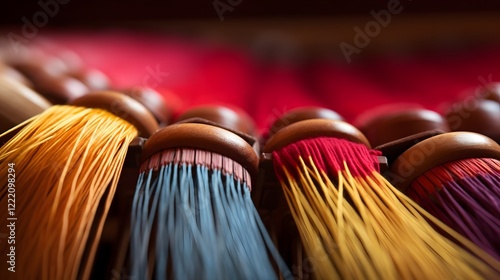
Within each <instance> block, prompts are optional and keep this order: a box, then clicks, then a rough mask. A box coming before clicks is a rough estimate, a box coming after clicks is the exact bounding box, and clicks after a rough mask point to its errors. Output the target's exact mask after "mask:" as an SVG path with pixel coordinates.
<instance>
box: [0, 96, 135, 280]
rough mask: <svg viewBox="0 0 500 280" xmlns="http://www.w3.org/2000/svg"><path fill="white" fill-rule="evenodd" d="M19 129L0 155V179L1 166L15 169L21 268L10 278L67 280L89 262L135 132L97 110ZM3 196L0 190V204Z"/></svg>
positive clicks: (36, 120) (42, 118) (58, 110)
mask: <svg viewBox="0 0 500 280" xmlns="http://www.w3.org/2000/svg"><path fill="white" fill-rule="evenodd" d="M19 127H23V128H22V129H21V130H20V131H19V132H18V133H17V134H16V135H15V136H14V137H13V138H12V139H11V140H10V141H8V142H7V143H5V144H4V145H3V146H2V147H1V148H0V164H1V168H2V169H1V172H2V174H4V175H5V174H6V172H7V170H6V168H5V166H7V163H9V162H13V163H15V164H16V177H17V178H16V197H17V198H18V200H17V205H16V216H17V218H18V223H17V224H16V231H17V232H18V235H17V236H16V242H17V243H18V244H22V246H21V245H20V246H18V247H16V249H17V252H16V253H17V254H16V255H17V266H18V267H24V268H25V269H20V270H19V271H18V272H16V273H18V276H19V277H20V278H22V279H35V278H36V279H75V278H76V277H77V274H78V273H79V269H81V264H82V263H84V264H88V263H91V262H92V260H93V256H94V255H95V251H96V249H97V242H98V240H99V236H100V234H101V231H102V227H103V224H104V219H105V217H106V215H107V212H108V209H109V207H110V204H111V199H112V198H113V195H114V192H115V189H116V185H117V183H118V178H119V175H120V171H121V167H122V164H123V162H124V159H125V154H126V152H127V147H128V144H129V143H130V142H131V141H132V139H133V138H134V137H135V136H136V135H137V130H136V129H135V128H134V127H133V126H132V125H131V124H129V123H127V122H125V121H123V120H122V119H120V118H118V117H115V116H114V115H112V114H110V113H107V112H105V111H103V110H99V109H86V108H80V107H73V106H53V107H51V108H49V109H48V110H46V111H45V112H44V113H42V114H40V115H38V116H35V117H33V118H31V119H30V120H28V121H26V122H24V123H23V124H21V125H20V126H19ZM14 129H17V127H16V128H14ZM6 133H8V132H6ZM6 192H7V185H2V186H1V189H0V198H1V201H2V202H5V201H6V199H7V195H6ZM100 204H103V210H102V212H101V216H96V215H97V209H98V208H99V206H100ZM1 215H2V218H6V217H3V216H4V215H5V213H3V212H2V214H1ZM34 221H36V222H34ZM93 223H97V227H96V228H97V229H96V232H93V233H91V232H90V231H91V228H92V225H93ZM86 246H88V248H86ZM86 249H88V252H89V253H88V258H87V259H85V260H84V259H82V257H83V253H84V251H85V250H86ZM5 250H6V248H2V252H4V251H5ZM28 268H29V269H28ZM89 272H90V271H83V272H82V273H83V274H82V278H86V276H85V275H87V277H88V273H89Z"/></svg>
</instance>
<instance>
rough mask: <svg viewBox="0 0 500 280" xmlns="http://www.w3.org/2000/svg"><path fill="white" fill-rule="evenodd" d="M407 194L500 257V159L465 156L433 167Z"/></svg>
mask: <svg viewBox="0 0 500 280" xmlns="http://www.w3.org/2000/svg"><path fill="white" fill-rule="evenodd" d="M407 195H408V197H410V198H412V199H413V200H415V201H416V202H417V203H418V204H419V205H420V206H422V208H424V209H425V210H427V211H429V212H430V213H431V214H432V215H434V216H436V217H437V218H439V219H440V220H441V221H443V222H444V223H445V224H447V225H448V226H450V227H451V228H453V229H455V230H456V231H458V232H459V233H460V234H462V235H464V236H465V237H467V238H469V239H470V240H471V241H473V242H474V243H475V244H477V245H478V246H480V247H481V248H482V249H484V250H485V251H487V252H488V253H490V254H491V255H492V256H494V257H495V258H497V260H500V240H499V238H498V236H500V218H499V217H500V203H499V202H498V198H499V197H500V161H498V160H494V159H467V160H459V161H454V162H450V163H447V164H444V165H441V166H438V167H435V168H433V169H431V170H429V171H428V172H426V173H425V174H423V175H422V176H420V177H419V178H417V179H416V180H415V181H414V182H413V183H412V184H411V185H410V187H409V188H408V191H407Z"/></svg>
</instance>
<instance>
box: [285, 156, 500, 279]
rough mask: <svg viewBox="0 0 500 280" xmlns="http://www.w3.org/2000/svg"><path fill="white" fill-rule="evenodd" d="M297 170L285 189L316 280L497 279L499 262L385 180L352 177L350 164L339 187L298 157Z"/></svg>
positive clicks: (287, 172) (341, 173)
mask: <svg viewBox="0 0 500 280" xmlns="http://www.w3.org/2000/svg"><path fill="white" fill-rule="evenodd" d="M296 163H297V170H292V171H291V170H287V168H286V167H285V166H282V170H283V173H284V174H285V178H284V179H283V180H281V185H282V188H283V191H284V193H285V197H286V200H287V202H288V205H289V208H290V210H291V213H292V215H293V217H294V220H295V222H296V224H297V227H298V229H299V233H300V235H301V239H302V242H303V244H304V247H305V250H306V253H307V255H308V258H309V260H310V261H312V267H313V270H314V271H313V273H314V276H315V277H316V278H317V279H481V278H487V279H489V278H496V277H498V275H499V273H498V269H499V268H500V266H499V262H498V261H496V260H495V259H494V258H493V257H491V256H490V255H488V254H487V253H485V252H484V251H482V250H481V249H479V248H478V247H477V246H476V245H474V244H472V243H471V242H470V241H468V240H467V239H465V238H464V237H462V236H460V235H459V234H457V233H456V232H455V231H453V230H452V229H450V228H448V227H447V226H446V225H444V224H443V223H441V222H440V221H438V220H437V219H435V218H434V217H432V216H431V215H430V214H428V213H427V212H425V210H423V209H422V208H420V207H419V206H418V205H417V204H415V203H414V202H412V201H411V200H410V199H409V198H407V197H406V196H405V195H403V194H402V193H400V192H399V191H398V190H397V189H396V188H394V187H393V186H392V185H391V184H390V183H389V182H388V181H386V180H385V179H384V178H383V177H382V175H381V174H380V173H378V172H375V171H373V172H372V173H371V174H370V175H368V176H366V177H362V176H360V177H353V176H352V175H351V173H350V171H349V168H348V166H347V164H346V163H345V162H344V163H343V164H344V170H342V171H338V174H337V178H336V179H337V181H336V182H333V181H332V180H331V179H330V178H329V177H328V176H327V174H326V173H325V172H324V171H322V170H319V169H318V168H317V167H316V165H315V163H314V160H313V159H312V158H311V157H308V158H306V160H304V159H303V158H302V157H299V158H298V159H297V162H296ZM294 174H297V175H294ZM346 194H347V196H348V197H349V199H350V201H346V199H345V196H346ZM427 220H429V221H431V222H432V223H433V224H434V225H435V226H436V227H438V228H439V229H441V230H442V231H443V232H445V233H446V234H448V235H450V236H451V237H453V238H455V239H456V240H457V241H458V242H459V243H461V244H463V245H464V247H465V248H467V249H469V250H470V251H472V252H473V253H474V254H476V255H477V256H478V258H476V257H475V256H473V255H472V254H470V253H469V252H467V251H466V250H464V249H462V248H461V247H460V246H458V245H456V244H455V243H454V242H452V241H450V240H448V239H446V238H445V237H443V236H442V235H440V234H439V233H438V232H437V231H436V230H435V229H434V228H433V227H432V226H431V225H430V224H429V223H428V222H427ZM495 270H497V271H495Z"/></svg>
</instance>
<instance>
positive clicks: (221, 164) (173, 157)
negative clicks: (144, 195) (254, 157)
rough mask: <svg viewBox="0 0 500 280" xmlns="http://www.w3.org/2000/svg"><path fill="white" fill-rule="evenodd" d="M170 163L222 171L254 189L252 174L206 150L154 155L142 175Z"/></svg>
mask: <svg viewBox="0 0 500 280" xmlns="http://www.w3.org/2000/svg"><path fill="white" fill-rule="evenodd" d="M169 163H175V164H178V165H182V164H188V165H200V166H205V167H207V168H209V169H210V170H221V171H222V173H223V174H224V175H232V176H233V177H234V178H235V179H236V180H237V181H240V182H243V183H246V185H247V186H248V188H250V190H251V188H252V185H251V177H250V173H249V172H248V171H247V170H245V169H244V168H243V166H242V165H241V164H239V163H237V162H235V161H234V160H232V159H231V158H228V157H225V156H222V155H220V154H217V153H212V152H209V151H204V150H197V149H191V148H177V149H169V150H164V151H161V152H159V153H156V154H154V155H152V156H151V157H150V158H148V159H147V160H146V161H144V162H143V164H142V165H141V169H140V171H141V173H142V172H145V171H146V170H155V171H156V170H158V169H159V168H160V167H162V166H165V165H167V164H169Z"/></svg>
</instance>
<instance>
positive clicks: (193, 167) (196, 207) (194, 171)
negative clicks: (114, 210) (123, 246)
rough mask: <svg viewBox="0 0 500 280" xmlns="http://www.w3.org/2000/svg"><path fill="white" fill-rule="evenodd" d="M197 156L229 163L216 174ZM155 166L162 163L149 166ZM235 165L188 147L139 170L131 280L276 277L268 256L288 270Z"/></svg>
mask: <svg viewBox="0 0 500 280" xmlns="http://www.w3.org/2000/svg"><path fill="white" fill-rule="evenodd" d="M160 158H161V160H160ZM187 158H190V160H187V161H186V159H187ZM203 158H204V159H207V158H208V159H211V160H212V161H213V160H215V161H220V162H224V164H226V165H227V164H230V165H233V166H232V167H230V168H227V166H224V167H222V168H215V169H214V168H211V167H213V166H217V164H213V163H210V162H205V163H201V161H202V160H200V159H203ZM166 159H168V160H166ZM159 162H164V164H162V165H160V166H159V167H156V168H152V167H153V165H155V164H156V163H159ZM194 162H200V163H198V164H194ZM233 168H234V170H241V166H239V164H237V163H235V162H233V161H231V160H226V159H223V157H222V156H220V155H215V154H212V153H209V152H204V151H199V150H189V149H175V150H168V151H163V152H162V153H160V154H157V155H154V156H152V157H151V158H150V160H149V161H148V162H146V163H145V164H144V165H143V172H142V173H141V175H140V177H139V180H138V182H137V187H136V193H135V197H134V202H133V203H134V205H133V210H132V218H131V227H132V236H131V244H130V249H131V254H132V255H133V256H134V258H133V259H132V263H131V266H132V275H133V276H134V277H139V278H141V279H145V278H147V277H149V275H153V276H154V278H156V279H277V278H278V276H277V273H276V271H275V270H274V268H273V263H272V261H271V259H270V258H272V259H274V261H276V262H277V265H278V267H279V269H280V271H282V272H283V273H285V272H287V269H286V266H285V264H284V262H283V261H282V260H281V257H280V256H279V254H278V252H277V250H276V249H275V248H274V245H273V243H272V240H271V238H270V237H269V236H268V234H267V232H266V229H265V227H264V225H263V223H262V221H260V218H259V216H258V213H257V210H256V209H255V207H254V205H253V203H252V201H251V197H250V190H249V187H248V186H247V183H246V181H245V180H238V179H236V178H238V177H243V178H249V176H248V175H243V176H242V175H241V174H240V175H233V173H232V172H230V170H233ZM150 201H157V204H158V206H157V207H156V206H154V207H153V205H152V203H156V202H150ZM153 228H154V230H150V229H153ZM153 235H155V236H153ZM152 250H154V255H152V254H150V253H151V251H152ZM148 256H151V257H152V258H153V260H151V259H149V261H151V262H154V273H153V272H152V271H151V270H150V267H148Z"/></svg>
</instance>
